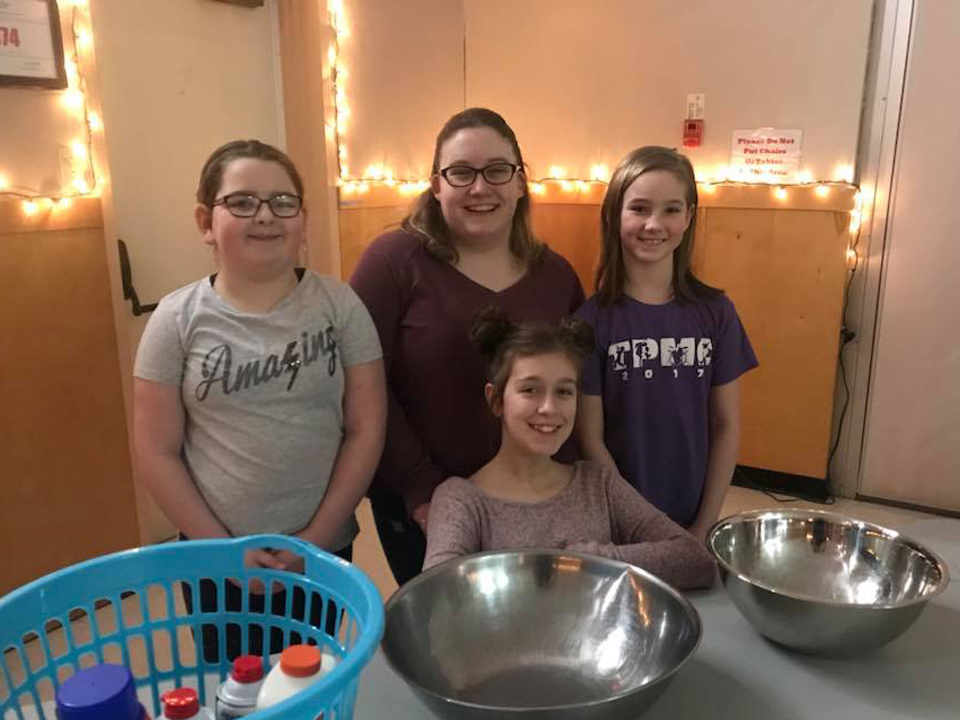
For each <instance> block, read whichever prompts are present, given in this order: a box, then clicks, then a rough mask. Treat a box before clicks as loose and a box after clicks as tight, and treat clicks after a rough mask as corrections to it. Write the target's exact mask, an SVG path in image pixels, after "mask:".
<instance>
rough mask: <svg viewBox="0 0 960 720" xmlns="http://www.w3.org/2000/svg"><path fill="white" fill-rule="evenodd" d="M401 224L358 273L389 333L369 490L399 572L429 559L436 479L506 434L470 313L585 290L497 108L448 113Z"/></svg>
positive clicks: (520, 314) (465, 472)
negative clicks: (533, 202)
mask: <svg viewBox="0 0 960 720" xmlns="http://www.w3.org/2000/svg"><path fill="white" fill-rule="evenodd" d="M400 228H401V229H400V230H398V231H394V232H390V233H387V234H385V235H382V236H381V237H379V238H377V239H376V240H374V241H373V242H372V243H371V244H370V246H369V247H368V248H367V250H366V251H365V252H364V254H363V257H361V259H360V262H359V263H358V265H357V268H356V270H355V271H354V273H353V277H352V278H351V279H350V284H351V285H352V286H353V288H354V290H355V291H356V292H357V294H358V295H359V296H360V298H361V299H362V300H363V302H364V304H366V306H367V308H368V309H369V311H370V314H371V316H372V317H373V321H374V323H375V324H376V326H377V330H378V331H379V333H380V342H381V344H382V346H383V355H384V363H385V365H386V371H387V383H388V389H389V415H388V422H387V438H386V445H385V447H384V451H383V457H382V458H381V460H380V465H379V467H378V469H377V473H376V476H375V477H374V481H373V485H372V486H371V490H370V493H369V494H370V500H371V504H372V506H373V514H374V519H375V520H376V524H377V532H378V533H379V535H380V541H381V543H382V544H383V549H384V553H385V554H386V556H387V561H388V562H389V563H390V568H391V570H392V571H393V574H394V577H395V578H396V579H397V582H398V583H400V584H403V583H404V582H406V581H407V580H409V579H410V578H412V577H414V576H415V575H417V573H419V572H420V568H421V567H422V565H423V559H424V554H425V551H426V538H425V535H424V532H425V530H426V524H427V517H428V514H429V506H430V498H431V496H432V494H433V490H434V488H436V486H437V485H438V484H440V482H441V481H443V480H444V479H445V478H447V477H449V476H451V475H459V476H461V477H469V476H470V475H472V474H473V473H474V472H476V471H477V470H478V469H479V468H480V467H481V466H483V465H484V464H485V463H487V462H488V461H489V460H490V459H491V458H492V457H493V456H494V455H495V454H496V451H497V449H498V447H499V442H500V426H499V424H498V423H497V422H496V420H495V418H492V417H491V416H490V413H489V412H488V411H487V406H486V401H485V399H484V396H483V392H482V389H483V385H484V380H485V368H484V362H483V359H482V358H481V357H480V355H479V353H478V352H477V350H476V349H475V347H474V346H473V345H472V344H471V342H470V337H469V332H470V326H471V325H472V323H473V319H474V316H475V315H476V314H477V312H478V311H479V310H480V309H482V308H484V307H486V306H487V305H490V304H495V305H499V306H500V307H502V308H503V309H504V310H506V312H507V313H508V315H509V316H510V318H511V319H512V320H514V321H521V320H540V321H546V322H557V321H558V320H559V319H560V318H562V317H565V316H566V315H569V314H570V313H571V312H572V311H573V310H575V309H576V308H577V307H578V306H579V305H580V303H581V302H582V301H583V289H582V288H581V286H580V281H579V279H578V278H577V275H576V273H575V272H574V271H573V268H571V267H570V264H569V263H568V262H567V261H566V260H564V259H563V258H562V257H560V256H559V255H557V254H556V253H554V252H553V251H552V250H550V249H549V248H547V247H546V246H545V245H544V244H543V243H541V242H539V241H538V240H537V239H536V238H535V237H534V236H533V233H532V232H531V230H530V197H529V194H528V192H527V184H526V176H525V174H524V165H523V157H522V156H521V154H520V147H519V145H518V144H517V138H516V135H514V132H513V130H511V128H510V126H509V125H507V123H506V122H505V121H504V119H503V118H502V117H500V115H498V114H497V113H495V112H493V111H492V110H486V109H484V108H470V109H468V110H464V111H462V112H459V113H457V114H456V115H454V116H453V117H451V118H450V119H449V120H448V121H447V123H446V125H444V126H443V129H442V130H441V131H440V134H439V135H438V136H437V143H436V147H435V150H434V156H433V168H432V171H431V177H430V188H429V189H428V190H426V191H425V192H424V193H423V195H421V196H420V198H419V199H418V200H417V201H416V204H415V205H414V207H413V209H412V212H411V214H410V215H409V216H408V217H407V218H406V219H404V221H403V223H402V224H401V226H400Z"/></svg>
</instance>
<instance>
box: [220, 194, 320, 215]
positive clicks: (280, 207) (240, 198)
mask: <svg viewBox="0 0 960 720" xmlns="http://www.w3.org/2000/svg"><path fill="white" fill-rule="evenodd" d="M264 203H266V204H267V205H268V206H269V207H270V212H272V213H273V214H274V217H279V218H292V217H296V216H297V215H299V214H300V210H301V209H302V208H303V198H302V197H300V196H299V195H291V194H289V193H277V194H276V195H271V196H270V197H268V198H259V197H257V196H256V195H250V194H248V193H230V194H229V195H224V196H223V197H222V198H220V199H219V200H214V202H213V204H214V205H223V206H224V207H225V208H226V209H227V212H228V213H230V214H231V215H233V216H234V217H240V218H251V217H253V216H254V215H256V214H257V213H258V212H260V206H261V205H263V204H264Z"/></svg>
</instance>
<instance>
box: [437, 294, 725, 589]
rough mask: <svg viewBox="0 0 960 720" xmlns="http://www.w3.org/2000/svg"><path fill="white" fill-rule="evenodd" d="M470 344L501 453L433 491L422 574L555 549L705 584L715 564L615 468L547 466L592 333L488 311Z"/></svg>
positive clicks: (578, 325)
mask: <svg viewBox="0 0 960 720" xmlns="http://www.w3.org/2000/svg"><path fill="white" fill-rule="evenodd" d="M472 337H473V340H474V342H475V343H476V344H477V347H478V349H479V351H480V353H481V354H482V355H483V356H484V357H485V358H486V359H487V361H488V367H489V374H488V382H487V383H486V385H485V386H484V395H485V397H486V400H487V402H488V403H489V406H490V411H492V414H493V415H494V416H495V417H497V418H499V421H500V428H501V433H502V440H501V442H500V450H499V451H498V452H497V454H496V455H495V456H494V458H493V459H492V460H491V461H490V462H488V463H487V464H486V465H484V466H483V467H482V468H480V469H479V470H478V471H477V472H476V473H474V474H473V475H472V476H470V477H467V478H462V477H452V478H449V479H448V480H446V481H445V482H444V483H443V484H441V485H440V487H438V488H437V491H436V492H435V493H434V495H433V502H431V504H430V520H429V529H430V532H429V535H428V537H427V557H426V560H425V561H424V568H429V567H432V566H433V565H436V564H438V563H441V562H443V561H444V560H449V559H452V558H455V557H460V556H463V555H469V554H471V553H475V552H482V551H486V550H521V549H526V548H559V549H566V550H571V551H575V552H583V553H588V554H591V555H600V556H602V557H608V558H613V559H615V560H622V561H625V562H629V563H631V564H633V565H637V566H639V567H642V568H644V569H646V570H649V571H651V572H653V573H655V574H656V575H658V576H660V577H661V578H662V579H663V580H665V581H666V582H668V583H670V584H672V585H674V586H676V587H678V588H681V589H682V588H693V587H705V586H709V585H711V584H712V583H713V580H714V576H715V574H716V569H715V566H714V563H713V560H712V559H711V558H710V556H709V555H708V554H707V551H706V549H705V548H704V547H703V546H702V545H701V543H699V542H697V541H696V540H695V539H694V538H693V537H692V536H691V535H690V534H689V533H688V532H686V531H685V530H684V529H683V528H681V527H680V526H679V525H677V524H676V523H674V522H672V521H671V520H670V519H669V518H668V517H667V516H666V515H664V514H663V513H662V512H660V511H659V510H657V509H655V508H654V507H653V506H652V505H650V503H648V502H647V501H646V500H644V499H643V497H641V496H640V495H639V494H638V493H637V492H636V491H635V490H634V489H633V488H631V487H630V486H629V485H628V484H627V483H626V481H625V480H623V478H621V477H620V475H619V474H617V472H616V471H615V470H612V469H611V468H609V467H608V466H606V465H604V464H601V463H595V462H577V463H573V464H566V463H561V462H557V461H555V460H553V459H552V456H553V455H555V454H556V452H557V450H559V448H560V446H561V444H562V443H563V442H564V441H565V440H566V439H567V438H568V437H570V433H571V432H572V431H573V424H574V420H575V418H576V414H577V402H578V399H579V394H580V393H579V388H578V385H579V380H580V367H581V365H582V363H583V359H584V357H585V356H586V355H587V354H589V353H590V352H591V351H592V350H593V332H592V330H591V329H590V326H589V325H587V324H586V323H584V322H583V321H581V320H571V319H565V320H562V321H561V322H560V324H559V325H553V324H547V323H530V322H524V323H520V324H518V325H515V324H513V323H511V322H510V321H509V320H508V319H507V317H506V314H505V313H504V312H503V310H501V309H499V308H490V309H488V310H484V311H483V312H482V313H481V314H480V316H479V317H478V318H477V321H476V323H475V324H474V326H473V332H472Z"/></svg>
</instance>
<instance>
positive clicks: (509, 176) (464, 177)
mask: <svg viewBox="0 0 960 720" xmlns="http://www.w3.org/2000/svg"><path fill="white" fill-rule="evenodd" d="M519 169H520V166H519V165H514V164H513V163H508V162H495V163H490V164H489V165H487V166H486V167H482V168H475V167H470V166H469V165H451V166H450V167H445V168H444V169H443V170H441V171H440V174H441V175H442V176H443V179H444V180H446V181H447V182H448V183H450V185H451V186H452V187H469V186H470V185H473V183H474V181H475V180H476V179H477V173H480V174H481V175H483V179H484V180H486V181H487V183H488V184H489V185H506V184H507V183H508V182H510V181H511V180H513V176H514V175H516V174H517V170H519Z"/></svg>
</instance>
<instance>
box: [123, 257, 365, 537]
mask: <svg viewBox="0 0 960 720" xmlns="http://www.w3.org/2000/svg"><path fill="white" fill-rule="evenodd" d="M380 357H381V351H380V342H379V340H378V338H377V331H376V329H375V327H374V325H373V322H372V321H371V319H370V315H369V313H368V312H367V310H366V308H365V307H364V306H363V303H361V302H360V299H359V298H358V297H357V296H356V294H355V293H354V292H353V290H351V289H350V286H349V285H347V284H345V283H343V282H340V281H339V280H335V279H333V278H330V277H324V276H321V275H317V274H316V273H313V272H311V271H307V272H305V273H304V275H303V277H302V279H301V280H300V282H299V283H298V284H297V286H296V288H294V289H293V290H292V291H291V292H290V294H289V295H288V296H287V297H285V298H284V299H283V300H281V301H280V302H279V303H278V304H277V305H276V306H275V307H274V308H272V309H271V310H270V311H269V312H266V313H245V312H241V311H239V310H237V309H235V308H234V307H232V306H231V305H230V304H229V303H227V302H226V301H224V300H223V298H221V297H220V296H219V295H218V294H217V293H216V291H215V290H214V289H213V285H212V283H211V279H210V278H204V279H202V280H198V281H197V282H195V283H192V284H190V285H187V286H186V287H183V288H180V289H179V290H177V291H175V292H173V293H171V294H170V295H167V296H166V297H165V298H163V300H161V301H160V304H159V306H158V307H157V309H156V310H155V311H154V313H153V316H152V317H151V318H150V322H149V323H148V324H147V327H146V330H145V331H144V334H143V338H142V339H141V341H140V348H139V350H138V352H137V360H136V364H135V366H134V375H135V376H136V377H138V378H143V379H144V380H152V381H154V382H159V383H164V384H169V385H179V386H180V388H181V396H182V398H183V404H184V408H185V412H186V423H185V427H184V442H183V458H184V462H185V464H186V466H187V471H188V472H189V473H190V475H191V477H192V478H193V480H194V482H195V483H196V484H197V487H198V488H199V490H200V493H201V494H202V495H203V497H204V499H205V500H206V501H207V503H208V504H209V506H210V508H211V509H212V510H213V512H214V514H215V515H216V516H217V517H218V518H219V519H220V521H221V522H222V523H223V524H224V525H225V526H226V527H227V529H229V530H230V532H231V533H232V534H234V535H249V534H253V533H262V532H269V533H284V534H289V533H293V532H296V531H298V530H300V529H302V528H303V527H304V526H305V525H307V523H309V522H310V519H311V518H312V517H313V515H314V513H315V512H316V510H317V508H318V507H319V505H320V501H321V500H322V499H323V495H324V493H325V492H326V490H327V485H328V483H329V481H330V474H331V472H332V471H333V465H334V462H335V461H336V459H337V454H338V452H339V450H340V444H341V442H342V440H343V389H344V376H343V368H344V367H350V366H351V365H358V364H361V363H366V362H371V361H373V360H377V359H378V358H380ZM358 530H359V529H358V526H357V523H356V520H355V519H353V518H351V520H350V522H348V523H347V525H346V526H345V527H344V528H342V530H341V531H340V533H339V534H338V536H337V541H336V543H335V544H334V546H333V547H332V548H331V549H332V550H339V549H341V548H342V547H344V546H346V545H347V544H349V543H350V542H352V540H353V538H354V537H356V534H357V532H358Z"/></svg>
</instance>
